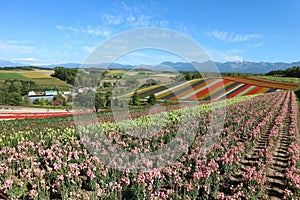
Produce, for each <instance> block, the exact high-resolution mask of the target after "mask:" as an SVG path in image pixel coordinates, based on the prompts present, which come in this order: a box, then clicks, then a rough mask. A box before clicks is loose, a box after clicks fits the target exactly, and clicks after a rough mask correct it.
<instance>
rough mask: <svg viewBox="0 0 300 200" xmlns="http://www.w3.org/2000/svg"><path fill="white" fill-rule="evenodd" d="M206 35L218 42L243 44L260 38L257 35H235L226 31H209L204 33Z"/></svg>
mask: <svg viewBox="0 0 300 200" xmlns="http://www.w3.org/2000/svg"><path fill="white" fill-rule="evenodd" d="M206 35H207V36H209V37H211V38H215V39H218V40H222V41H226V42H245V41H249V40H252V39H256V38H260V37H261V35H259V34H236V33H231V32H226V31H217V30H215V31H211V32H206Z"/></svg>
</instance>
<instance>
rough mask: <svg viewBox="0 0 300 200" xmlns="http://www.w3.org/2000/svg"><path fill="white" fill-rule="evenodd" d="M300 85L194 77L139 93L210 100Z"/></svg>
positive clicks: (252, 79)
mask: <svg viewBox="0 0 300 200" xmlns="http://www.w3.org/2000/svg"><path fill="white" fill-rule="evenodd" d="M298 87H299V86H298V85H297V84H293V83H279V82H274V81H268V80H262V79H255V78H248V77H225V78H205V79H194V80H191V81H187V82H180V83H179V82H178V83H177V84H174V83H172V84H167V85H160V86H155V87H150V88H146V89H143V90H141V91H139V92H138V94H139V95H140V96H141V97H143V98H144V97H146V98H147V97H148V96H149V95H150V94H151V93H154V94H155V96H156V98H158V99H171V100H178V99H179V100H203V101H208V100H222V99H226V98H233V97H236V96H247V95H252V94H264V93H269V92H276V91H282V90H293V89H297V88H298Z"/></svg>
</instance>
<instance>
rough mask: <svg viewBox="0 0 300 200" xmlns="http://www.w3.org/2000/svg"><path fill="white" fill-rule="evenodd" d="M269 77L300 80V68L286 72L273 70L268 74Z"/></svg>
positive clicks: (296, 67)
mask: <svg viewBox="0 0 300 200" xmlns="http://www.w3.org/2000/svg"><path fill="white" fill-rule="evenodd" d="M266 75H268V76H283V77H296V78H300V66H294V67H292V68H287V69H285V70H273V71H270V72H268V73H266Z"/></svg>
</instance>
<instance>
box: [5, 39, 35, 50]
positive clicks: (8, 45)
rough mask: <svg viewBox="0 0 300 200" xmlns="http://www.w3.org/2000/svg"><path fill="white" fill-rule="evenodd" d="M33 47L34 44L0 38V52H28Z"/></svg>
mask: <svg viewBox="0 0 300 200" xmlns="http://www.w3.org/2000/svg"><path fill="white" fill-rule="evenodd" d="M34 49H35V47H34V46H31V45H29V44H27V42H22V41H17V40H7V41H5V40H1V39H0V54H2V52H3V54H5V53H28V52H31V51H33V50H34Z"/></svg>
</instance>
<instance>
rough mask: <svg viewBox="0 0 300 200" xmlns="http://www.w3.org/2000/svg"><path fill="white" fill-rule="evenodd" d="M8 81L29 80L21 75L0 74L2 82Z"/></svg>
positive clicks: (12, 73)
mask: <svg viewBox="0 0 300 200" xmlns="http://www.w3.org/2000/svg"><path fill="white" fill-rule="evenodd" d="M8 79H27V78H26V77H25V76H23V75H21V74H19V73H14V72H11V73H10V72H4V73H3V72H0V80H8Z"/></svg>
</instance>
